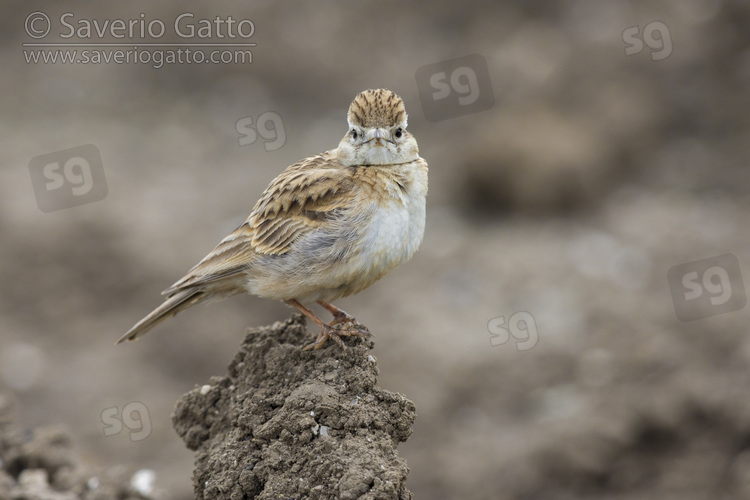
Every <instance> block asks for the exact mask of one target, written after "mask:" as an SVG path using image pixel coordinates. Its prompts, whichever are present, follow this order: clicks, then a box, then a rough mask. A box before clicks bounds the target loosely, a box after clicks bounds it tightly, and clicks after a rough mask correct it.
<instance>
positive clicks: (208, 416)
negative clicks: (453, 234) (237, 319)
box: [172, 315, 416, 499]
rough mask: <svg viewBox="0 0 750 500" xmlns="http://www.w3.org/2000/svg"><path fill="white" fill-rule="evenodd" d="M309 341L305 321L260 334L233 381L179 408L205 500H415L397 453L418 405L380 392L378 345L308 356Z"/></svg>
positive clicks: (358, 344)
mask: <svg viewBox="0 0 750 500" xmlns="http://www.w3.org/2000/svg"><path fill="white" fill-rule="evenodd" d="M309 341H310V334H309V333H307V332H306V327H305V320H304V318H303V317H302V316H301V315H294V316H292V318H290V319H289V320H287V321H285V322H277V323H274V324H273V325H272V326H270V327H263V328H258V329H251V330H249V332H248V335H247V337H246V338H245V340H244V342H243V344H242V346H241V347H240V350H239V352H238V353H237V355H236V356H235V358H234V360H233V361H232V363H231V364H230V365H229V375H228V376H225V377H212V378H211V380H210V381H209V382H208V384H206V385H203V386H202V387H196V388H195V389H193V390H192V391H190V392H189V393H187V394H185V395H184V396H183V397H182V398H180V400H179V401H178V403H177V407H176V409H175V412H174V414H173V415H172V422H173V425H174V428H175V430H176V431H177V433H178V434H179V435H180V436H181V437H182V439H183V440H184V441H185V444H186V445H187V447H188V448H189V449H191V450H194V451H196V457H195V470H194V472H193V487H194V490H195V495H196V498H201V499H203V498H211V499H215V498H231V499H242V498H259V499H270V498H274V499H276V498H310V499H328V498H340V499H354V498H362V499H407V498H412V494H411V492H410V491H409V490H407V489H406V485H405V481H406V476H407V474H408V472H409V469H408V467H407V466H406V461H405V460H403V459H402V458H400V457H399V456H398V453H397V451H396V447H397V445H398V443H400V442H402V441H406V439H407V438H408V437H409V435H411V432H412V424H413V423H414V420H415V418H416V409H415V406H414V403H413V402H411V401H409V400H408V399H406V398H405V397H404V396H402V395H400V394H396V393H393V392H389V391H386V390H383V389H381V388H379V387H377V386H376V382H377V375H378V368H377V364H376V361H375V358H374V357H373V356H372V355H370V354H369V353H368V350H369V349H371V348H372V347H373V343H372V341H371V340H363V339H358V338H353V339H347V340H345V342H346V344H347V349H341V348H340V347H339V346H337V345H336V344H335V343H334V342H332V341H329V343H328V344H327V345H326V347H325V348H323V349H321V350H319V351H302V350H301V348H300V346H302V345H305V344H306V343H308V342H309Z"/></svg>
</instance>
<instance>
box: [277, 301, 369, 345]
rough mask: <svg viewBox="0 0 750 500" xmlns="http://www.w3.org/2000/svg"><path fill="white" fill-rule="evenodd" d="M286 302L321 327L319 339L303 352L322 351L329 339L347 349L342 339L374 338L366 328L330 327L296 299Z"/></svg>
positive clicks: (331, 325)
mask: <svg viewBox="0 0 750 500" xmlns="http://www.w3.org/2000/svg"><path fill="white" fill-rule="evenodd" d="M284 302H285V303H286V304H287V305H290V306H292V307H294V308H295V309H297V310H298V311H299V312H301V313H302V314H304V315H305V316H307V317H308V318H310V319H311V320H312V322H313V323H315V324H316V325H318V326H319V327H320V333H318V337H317V338H316V339H315V342H313V343H312V344H309V345H306V346H305V347H304V348H303V350H305V351H307V350H308V349H316V350H317V349H320V348H321V347H323V344H325V343H326V340H328V339H329V338H330V339H333V340H334V341H335V342H336V343H337V344H338V345H340V346H341V348H342V349H346V345H345V344H344V341H343V340H341V337H350V336H354V337H371V336H372V334H371V333H370V332H369V330H367V328H365V327H361V328H359V327H357V328H356V329H355V328H347V329H342V328H336V327H334V326H333V325H334V324H335V323H334V324H330V325H329V324H327V323H325V322H324V321H323V320H322V319H320V318H318V317H317V316H315V314H313V312H312V311H311V310H310V309H308V308H306V307H305V306H303V305H302V304H300V303H299V301H297V300H295V299H290V300H285V301H284ZM329 305H330V304H329ZM331 307H333V306H331ZM329 310H330V309H329ZM341 312H343V311H341ZM344 314H346V313H344Z"/></svg>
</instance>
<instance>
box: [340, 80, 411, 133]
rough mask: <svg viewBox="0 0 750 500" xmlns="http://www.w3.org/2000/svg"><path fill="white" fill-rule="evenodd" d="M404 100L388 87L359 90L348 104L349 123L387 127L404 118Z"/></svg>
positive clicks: (361, 125) (366, 126)
mask: <svg viewBox="0 0 750 500" xmlns="http://www.w3.org/2000/svg"><path fill="white" fill-rule="evenodd" d="M406 117H407V115H406V108H405V107H404V101H403V100H402V99H401V98H400V97H399V96H398V95H396V93H395V92H391V91H390V90H388V89H375V90H373V89H370V90H365V91H364V92H360V93H359V94H357V96H356V97H355V98H354V101H352V104H351V106H349V113H348V114H347V118H348V120H349V124H350V125H357V126H360V127H363V128H387V127H392V126H394V125H396V124H398V123H401V122H402V121H405V120H406Z"/></svg>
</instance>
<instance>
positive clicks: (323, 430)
mask: <svg viewBox="0 0 750 500" xmlns="http://www.w3.org/2000/svg"><path fill="white" fill-rule="evenodd" d="M326 436H328V426H327V425H321V426H320V437H326Z"/></svg>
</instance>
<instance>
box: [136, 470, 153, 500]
mask: <svg viewBox="0 0 750 500" xmlns="http://www.w3.org/2000/svg"><path fill="white" fill-rule="evenodd" d="M155 479H156V473H155V472H154V471H152V470H151V469H141V470H139V471H137V472H136V473H135V474H133V477H132V478H130V486H132V487H133V489H134V490H135V491H137V492H138V493H140V494H141V495H143V496H149V495H150V494H151V492H152V491H154V480H155Z"/></svg>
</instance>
